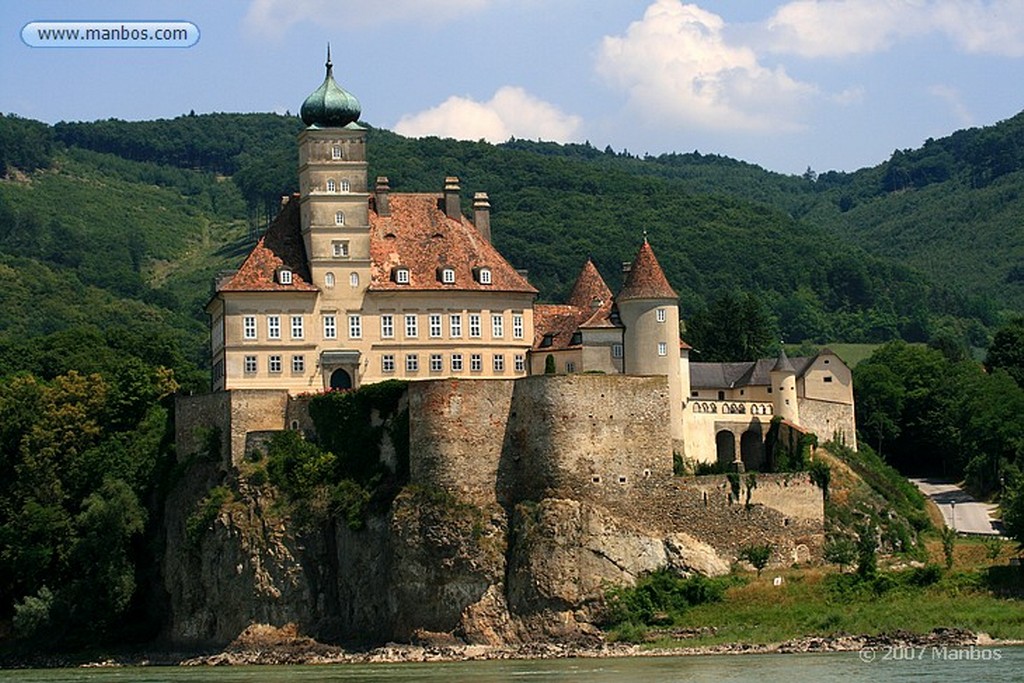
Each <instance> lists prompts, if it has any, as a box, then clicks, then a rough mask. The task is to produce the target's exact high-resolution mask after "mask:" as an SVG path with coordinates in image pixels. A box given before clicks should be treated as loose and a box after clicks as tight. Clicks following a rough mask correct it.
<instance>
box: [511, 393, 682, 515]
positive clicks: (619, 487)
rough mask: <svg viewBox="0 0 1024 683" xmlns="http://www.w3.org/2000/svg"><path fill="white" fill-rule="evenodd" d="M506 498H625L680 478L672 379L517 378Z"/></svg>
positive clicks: (513, 403) (513, 400)
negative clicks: (672, 422) (675, 461)
mask: <svg viewBox="0 0 1024 683" xmlns="http://www.w3.org/2000/svg"><path fill="white" fill-rule="evenodd" d="M503 474H505V475H506V476H504V477H502V483H503V484H504V486H503V488H504V492H503V493H504V497H505V498H507V499H509V500H512V501H518V500H540V499H542V498H546V497H566V498H590V499H595V500H602V499H606V498H617V497H625V496H630V495H632V494H635V493H636V492H638V491H640V490H642V489H644V488H645V487H648V486H651V485H652V484H654V483H655V482H658V481H665V480H667V479H669V478H671V476H672V438H671V431H670V412H669V387H668V383H667V381H666V379H665V378H664V377H634V376H623V375H565V376H535V377H526V378H523V379H519V380H516V384H515V391H514V393H513V396H512V409H511V412H510V414H509V419H508V428H507V432H506V440H505V457H504V458H503Z"/></svg>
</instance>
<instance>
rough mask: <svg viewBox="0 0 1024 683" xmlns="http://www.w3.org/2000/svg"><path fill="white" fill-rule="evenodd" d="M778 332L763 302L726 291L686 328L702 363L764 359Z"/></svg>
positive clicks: (750, 296) (691, 343) (749, 296)
mask: <svg viewBox="0 0 1024 683" xmlns="http://www.w3.org/2000/svg"><path fill="white" fill-rule="evenodd" d="M777 332H778V330H777V328H776V324H775V321H774V319H773V318H772V315H771V313H770V312H769V311H768V308H767V307H766V306H765V305H764V303H763V302H762V301H761V300H760V299H759V298H758V297H757V296H755V295H754V294H751V293H749V292H747V293H739V292H735V291H730V292H726V293H724V294H722V295H721V296H719V297H717V298H715V299H714V300H713V301H712V302H711V305H710V306H709V307H708V308H707V310H705V311H702V312H700V313H698V314H697V315H695V316H694V317H693V319H692V320H691V321H690V322H689V324H688V325H687V328H686V333H687V336H688V339H689V343H690V345H691V346H693V347H694V349H695V350H696V351H697V352H698V353H699V358H700V360H702V361H711V362H728V361H744V360H756V359H758V358H763V357H765V356H766V355H767V354H768V352H769V351H770V350H771V348H772V346H773V345H774V344H775V343H776V340H777V339H778V333H777Z"/></svg>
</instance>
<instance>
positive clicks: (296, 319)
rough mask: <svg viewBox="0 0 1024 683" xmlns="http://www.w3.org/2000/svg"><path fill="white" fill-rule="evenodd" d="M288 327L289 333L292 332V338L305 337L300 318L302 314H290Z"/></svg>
mask: <svg viewBox="0 0 1024 683" xmlns="http://www.w3.org/2000/svg"><path fill="white" fill-rule="evenodd" d="M290 329H291V333H292V339H305V337H306V330H305V326H304V324H303V320H302V316H301V315H293V316H291V327H290Z"/></svg>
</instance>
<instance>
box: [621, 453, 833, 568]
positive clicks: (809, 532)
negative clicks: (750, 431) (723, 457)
mask: <svg viewBox="0 0 1024 683" xmlns="http://www.w3.org/2000/svg"><path fill="white" fill-rule="evenodd" d="M747 485H748V475H746V474H744V475H741V476H740V491H739V496H736V495H735V494H734V493H733V487H732V484H731V483H730V481H729V479H728V478H727V477H726V476H724V475H707V476H699V477H673V479H672V481H671V482H668V483H667V484H665V485H663V486H659V487H657V488H656V489H655V490H653V491H651V492H650V493H649V495H648V496H647V497H646V498H645V499H644V500H642V501H634V502H633V504H631V505H628V506H620V505H614V504H613V505H612V506H611V507H612V509H613V511H614V512H616V513H617V514H618V515H619V516H623V517H624V516H626V515H629V517H628V518H629V519H632V520H633V521H634V523H636V524H637V525H639V526H640V527H641V528H643V529H645V530H648V531H650V532H661V533H672V532H676V531H684V532H685V533H687V534H690V535H691V536H693V537H694V538H696V539H698V540H700V541H703V542H704V543H707V544H708V545H710V546H711V547H713V548H714V549H715V550H716V551H718V552H719V553H720V554H721V555H722V556H723V557H735V556H736V555H737V554H738V553H739V552H740V550H742V549H743V548H744V547H745V546H750V545H764V544H768V545H771V546H772V548H773V555H772V564H776V565H789V564H792V563H794V562H807V561H808V560H816V559H820V557H821V552H822V546H823V543H824V533H825V503H824V497H823V495H822V491H821V489H819V488H818V486H817V485H816V484H814V483H813V482H812V481H811V479H810V477H809V476H808V475H807V473H806V472H794V473H786V474H760V473H758V474H757V475H756V478H755V486H754V488H753V489H752V490H751V492H750V503H749V504H748V503H747Z"/></svg>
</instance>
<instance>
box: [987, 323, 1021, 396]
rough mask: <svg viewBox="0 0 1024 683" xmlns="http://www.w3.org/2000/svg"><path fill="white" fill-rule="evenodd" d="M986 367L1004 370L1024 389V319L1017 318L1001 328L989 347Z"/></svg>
mask: <svg viewBox="0 0 1024 683" xmlns="http://www.w3.org/2000/svg"><path fill="white" fill-rule="evenodd" d="M985 366H986V367H987V368H988V369H989V370H995V369H997V368H1002V369H1003V370H1006V372H1007V373H1009V375H1010V377H1013V379H1014V381H1016V382H1017V385H1018V386H1020V387H1024V317H1021V318H1016V319H1014V320H1013V321H1011V322H1010V323H1008V324H1006V325H1004V326H1003V327H1001V328H999V329H998V330H997V331H996V333H995V335H994V336H993V337H992V344H991V345H990V346H989V347H988V355H987V356H986V357H985Z"/></svg>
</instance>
